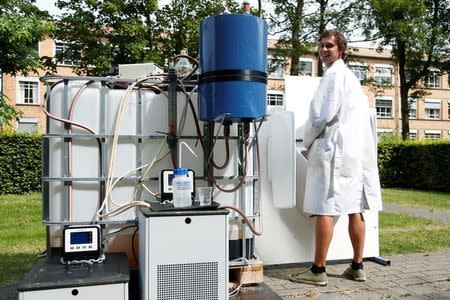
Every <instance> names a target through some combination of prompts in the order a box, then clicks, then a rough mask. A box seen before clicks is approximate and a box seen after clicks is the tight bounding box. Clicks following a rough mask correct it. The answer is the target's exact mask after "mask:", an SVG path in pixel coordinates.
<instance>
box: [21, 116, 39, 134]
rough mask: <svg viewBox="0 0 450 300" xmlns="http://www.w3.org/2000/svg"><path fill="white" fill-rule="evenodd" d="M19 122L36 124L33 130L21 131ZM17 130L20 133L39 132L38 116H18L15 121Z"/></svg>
mask: <svg viewBox="0 0 450 300" xmlns="http://www.w3.org/2000/svg"><path fill="white" fill-rule="evenodd" d="M20 124H34V125H35V126H36V128H35V130H33V131H28V130H27V131H23V130H20ZM17 132H22V133H33V132H39V118H20V119H19V120H18V121H17Z"/></svg>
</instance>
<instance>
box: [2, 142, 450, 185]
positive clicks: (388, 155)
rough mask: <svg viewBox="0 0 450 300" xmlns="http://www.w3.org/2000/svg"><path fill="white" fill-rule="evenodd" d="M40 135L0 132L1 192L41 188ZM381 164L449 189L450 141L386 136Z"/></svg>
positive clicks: (385, 174) (390, 173) (384, 170)
mask: <svg viewBox="0 0 450 300" xmlns="http://www.w3.org/2000/svg"><path fill="white" fill-rule="evenodd" d="M41 144H42V136H41V135H40V134H20V133H0V194H24V193H29V192H38V191H40V189H41V148H42V147H41ZM378 165H379V171H380V180H381V184H382V186H384V187H404V188H412V189H421V190H434V191H443V192H450V141H443V140H433V141H431V140H423V141H402V140H401V139H399V138H395V137H390V138H389V137H386V138H383V139H382V140H381V141H380V142H379V144H378Z"/></svg>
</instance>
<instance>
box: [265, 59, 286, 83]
mask: <svg viewBox="0 0 450 300" xmlns="http://www.w3.org/2000/svg"><path fill="white" fill-rule="evenodd" d="M283 66H284V61H283V59H279V58H273V57H268V58H267V70H268V77H271V78H283V77H284V68H283Z"/></svg>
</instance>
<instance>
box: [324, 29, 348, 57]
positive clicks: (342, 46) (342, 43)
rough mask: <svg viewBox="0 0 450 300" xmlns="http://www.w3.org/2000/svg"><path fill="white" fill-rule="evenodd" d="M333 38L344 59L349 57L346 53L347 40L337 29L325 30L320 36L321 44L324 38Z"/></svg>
mask: <svg viewBox="0 0 450 300" xmlns="http://www.w3.org/2000/svg"><path fill="white" fill-rule="evenodd" d="M332 36H334V37H335V38H336V41H337V45H338V49H339V51H340V52H342V59H344V58H345V57H346V56H347V54H346V51H347V39H346V38H345V37H344V35H343V34H342V33H341V32H340V31H338V30H336V29H330V30H325V31H324V32H322V34H321V35H320V37H319V42H320V41H321V40H322V38H324V37H332Z"/></svg>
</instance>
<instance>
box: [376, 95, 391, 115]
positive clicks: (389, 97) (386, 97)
mask: <svg viewBox="0 0 450 300" xmlns="http://www.w3.org/2000/svg"><path fill="white" fill-rule="evenodd" d="M378 100H381V101H390V102H391V106H390V115H389V116H388V115H381V114H379V112H378V108H379V106H378V105H377V101H378ZM393 105H394V99H393V97H391V96H380V97H375V112H376V116H377V118H386V119H387V118H393V117H394V110H393ZM383 107H384V106H382V107H380V108H383Z"/></svg>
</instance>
